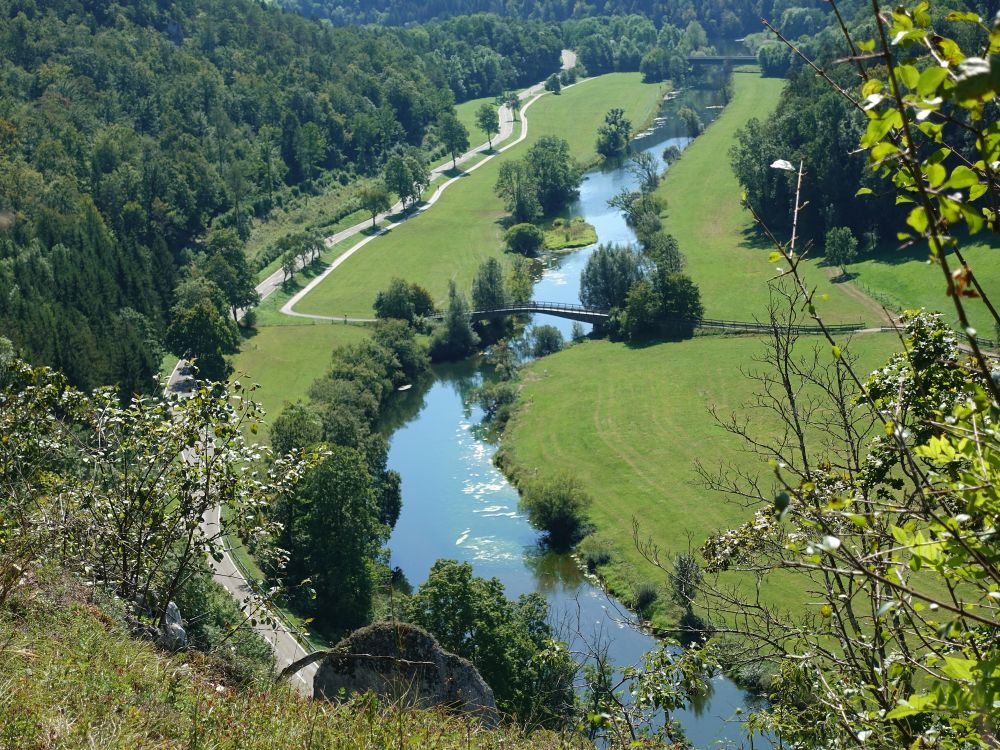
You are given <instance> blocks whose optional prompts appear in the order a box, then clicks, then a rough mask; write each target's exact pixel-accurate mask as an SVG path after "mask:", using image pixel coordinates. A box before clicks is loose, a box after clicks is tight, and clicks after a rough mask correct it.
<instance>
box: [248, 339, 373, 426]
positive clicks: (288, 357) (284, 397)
mask: <svg viewBox="0 0 1000 750" xmlns="http://www.w3.org/2000/svg"><path fill="white" fill-rule="evenodd" d="M367 336H368V329H367V328H365V327H364V326H358V325H344V324H343V323H324V324H320V325H301V326H264V327H261V328H259V329H258V330H257V333H256V334H255V335H253V336H251V337H249V338H247V339H245V340H244V341H243V345H242V347H241V349H240V353H239V354H237V355H236V356H234V357H233V359H232V364H233V368H234V372H233V376H232V377H233V378H235V379H237V380H242V381H244V382H250V383H252V384H255V385H257V386H259V388H257V390H255V391H254V393H253V394H252V395H253V398H254V400H255V401H257V402H259V403H260V404H262V405H263V407H264V409H265V410H266V411H267V420H268V421H270V420H271V419H273V418H274V417H276V416H277V415H278V414H280V413H281V410H282V408H283V407H284V405H285V403H286V402H288V403H294V402H295V401H298V400H300V399H301V400H305V399H306V394H307V393H308V391H309V386H311V385H312V384H313V381H315V380H316V378H318V377H319V376H320V375H322V374H323V373H324V372H325V371H326V369H327V367H328V366H329V364H330V356H331V354H332V353H333V350H334V349H336V348H338V347H341V346H345V345H347V344H353V343H355V342H358V341H361V340H362V339H364V338H365V337H367ZM262 439H266V436H262Z"/></svg>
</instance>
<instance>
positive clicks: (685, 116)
mask: <svg viewBox="0 0 1000 750" xmlns="http://www.w3.org/2000/svg"><path fill="white" fill-rule="evenodd" d="M677 117H678V118H680V120H681V122H683V123H684V129H685V130H686V131H687V135H688V138H697V137H698V136H699V135H701V131H703V130H704V129H705V124H704V123H703V122H702V121H701V118H700V117H699V116H698V113H697V112H695V111H694V110H693V109H691V108H690V107H681V108H680V109H679V110H677Z"/></svg>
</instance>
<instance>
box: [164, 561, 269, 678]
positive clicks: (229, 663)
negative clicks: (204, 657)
mask: <svg viewBox="0 0 1000 750" xmlns="http://www.w3.org/2000/svg"><path fill="white" fill-rule="evenodd" d="M195 571H196V572H194V574H193V575H191V576H190V577H189V578H188V579H187V580H186V581H185V583H184V585H183V586H182V587H181V590H180V591H179V592H178V595H177V606H178V608H179V609H180V611H181V615H182V616H183V617H184V629H185V632H186V633H187V638H188V646H189V647H190V648H195V649H198V650H199V651H202V652H204V653H206V654H209V655H210V656H212V657H213V658H214V659H215V660H216V661H217V663H218V665H219V667H220V669H222V671H223V672H224V674H225V676H226V679H227V682H229V683H231V684H236V685H246V684H249V683H256V684H259V685H265V684H267V683H269V682H270V681H271V680H272V679H273V675H274V652H273V651H271V645H270V644H269V643H268V642H267V641H266V640H264V639H263V638H262V637H261V636H260V635H258V634H257V633H256V632H255V631H254V630H253V628H252V627H251V626H250V624H249V623H248V622H247V620H246V615H245V614H244V613H243V612H241V611H240V608H239V606H238V605H237V603H236V601H235V600H234V599H233V596H232V594H230V593H229V592H228V591H226V589H225V588H223V587H222V586H220V585H219V584H218V583H216V582H215V581H214V580H212V572H211V570H209V568H208V565H207V564H206V563H205V562H204V561H199V563H198V564H196V566H195Z"/></svg>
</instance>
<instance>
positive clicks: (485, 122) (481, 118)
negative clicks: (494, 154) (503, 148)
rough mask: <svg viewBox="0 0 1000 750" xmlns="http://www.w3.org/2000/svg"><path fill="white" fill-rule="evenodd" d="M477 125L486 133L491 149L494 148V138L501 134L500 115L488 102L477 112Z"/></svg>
mask: <svg viewBox="0 0 1000 750" xmlns="http://www.w3.org/2000/svg"><path fill="white" fill-rule="evenodd" d="M476 124H477V125H478V126H479V129H480V130H482V131H483V132H484V133H486V137H487V138H488V139H489V147H490V148H493V136H495V135H496V134H497V133H499V132H500V113H499V112H498V111H497V108H496V107H494V106H493V105H491V104H489V103H488V102H483V103H482V104H481V105H480V107H479V109H477V110H476Z"/></svg>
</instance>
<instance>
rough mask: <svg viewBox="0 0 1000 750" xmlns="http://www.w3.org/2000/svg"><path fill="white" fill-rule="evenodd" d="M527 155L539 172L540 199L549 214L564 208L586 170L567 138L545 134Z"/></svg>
mask: <svg viewBox="0 0 1000 750" xmlns="http://www.w3.org/2000/svg"><path fill="white" fill-rule="evenodd" d="M525 159H526V160H527V162H528V164H530V165H531V168H532V170H533V171H534V173H535V180H536V182H537V184H538V202H539V203H540V204H541V206H542V211H544V212H545V213H546V214H551V213H553V212H554V211H557V210H558V209H560V208H562V207H563V206H564V205H566V203H567V202H569V200H570V199H571V198H573V196H575V195H576V189H577V187H578V186H579V185H580V178H581V176H582V172H581V170H580V167H579V165H578V164H577V163H576V160H575V159H573V157H572V155H571V154H570V152H569V143H567V142H566V141H565V140H564V139H562V138H559V137H557V136H552V135H544V136H542V137H541V138H539V139H538V140H537V141H535V143H534V144H532V146H531V148H530V149H528V155H527V156H526V157H525Z"/></svg>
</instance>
